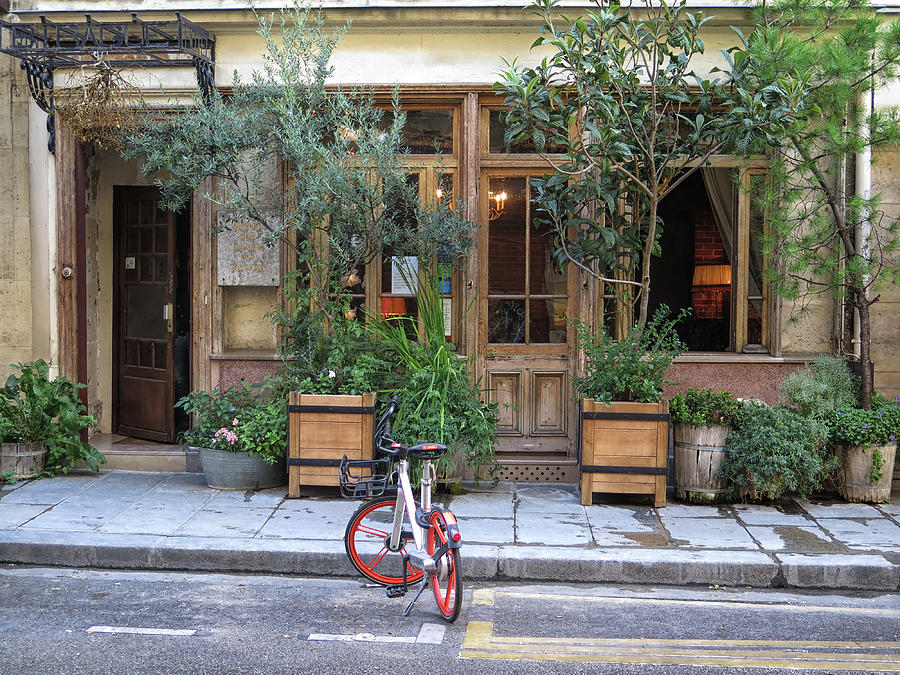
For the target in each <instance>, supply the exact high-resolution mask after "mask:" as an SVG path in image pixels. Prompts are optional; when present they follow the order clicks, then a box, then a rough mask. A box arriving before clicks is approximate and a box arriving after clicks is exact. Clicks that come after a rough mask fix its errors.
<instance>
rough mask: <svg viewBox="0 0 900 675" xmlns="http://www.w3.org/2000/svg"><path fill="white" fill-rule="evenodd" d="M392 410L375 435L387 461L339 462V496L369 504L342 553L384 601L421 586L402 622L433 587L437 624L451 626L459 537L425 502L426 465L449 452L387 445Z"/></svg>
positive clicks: (431, 477) (391, 407)
mask: <svg viewBox="0 0 900 675" xmlns="http://www.w3.org/2000/svg"><path fill="white" fill-rule="evenodd" d="M398 406H399V401H398V399H397V397H396V396H395V397H393V398H392V399H391V401H390V403H389V404H388V408H387V410H386V411H385V412H384V414H383V415H382V417H381V419H380V421H379V423H378V426H377V427H376V430H375V434H374V442H375V447H376V448H378V450H380V451H381V452H383V453H384V454H385V455H387V457H386V458H383V459H373V460H350V459H347V457H346V456H345V457H344V458H343V459H342V460H341V464H340V486H341V494H342V495H343V496H344V497H347V498H351V499H353V498H355V499H358V498H364V499H367V500H368V501H366V502H364V503H363V504H362V505H360V507H359V508H358V509H357V510H356V513H354V514H353V516H352V517H351V518H350V521H349V522H348V523H347V529H346V531H345V533H344V548H345V549H346V551H347V557H348V558H349V559H350V562H351V563H352V564H353V566H354V567H355V568H356V569H357V570H358V571H359V572H360V573H361V574H362V575H363V576H365V577H367V578H368V579H370V580H372V581H373V582H375V583H376V584H379V585H381V586H384V587H385V592H386V593H387V596H388V597H390V598H398V597H402V596H404V595H406V593H407V592H408V590H409V586H410V585H411V584H415V583H416V582H419V581H421V585H420V586H419V589H418V591H417V592H416V594H415V596H414V597H413V599H412V600H411V601H410V602H409V604H408V605H407V606H406V609H405V610H404V611H403V615H404V616H408V615H409V612H410V611H411V610H412V606H413V604H414V603H415V602H416V600H418V599H419V596H421V595H422V592H423V591H424V590H425V589H426V588H428V586H431V588H432V590H433V592H434V599H435V602H436V603H437V607H438V611H439V612H440V614H441V616H442V617H443V618H444V619H445V620H447V621H449V622H453V621H456V619H457V617H459V612H460V610H461V608H462V571H461V568H460V556H459V549H460V547H461V546H462V535H461V534H460V532H459V524H458V523H457V521H456V516H454V515H453V513H452V512H451V511H450V510H448V509H445V508H444V507H443V506H441V505H440V504H432V502H431V488H432V485H433V484H434V481H435V477H436V476H435V470H434V466H433V465H432V461H433V460H435V459H438V458H439V457H441V456H442V455H443V454H444V453H445V452H446V451H447V446H445V445H441V444H440V443H426V442H420V443H418V444H416V445H412V446H409V447H407V446H404V445H401V444H400V443H397V442H395V441H393V440H391V438H390V435H391V420H392V419H393V417H394V415H395V414H396V412H397V408H398ZM410 458H413V459H418V460H420V461H421V462H422V480H421V484H420V489H419V502H418V504H417V503H416V500H415V497H414V494H413V489H412V484H411V482H410V478H409V460H410ZM386 493H395V494H394V496H388V495H387V494H386Z"/></svg>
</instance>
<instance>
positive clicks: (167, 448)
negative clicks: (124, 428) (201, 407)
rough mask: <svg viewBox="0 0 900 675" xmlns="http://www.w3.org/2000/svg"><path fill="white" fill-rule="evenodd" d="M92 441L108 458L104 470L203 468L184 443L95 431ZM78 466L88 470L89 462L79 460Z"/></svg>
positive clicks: (186, 469)
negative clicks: (154, 440) (97, 432)
mask: <svg viewBox="0 0 900 675" xmlns="http://www.w3.org/2000/svg"><path fill="white" fill-rule="evenodd" d="M89 442H90V444H91V445H93V446H94V447H95V448H97V450H99V451H100V452H101V453H103V456H104V457H106V464H102V465H101V467H102V468H103V470H104V471H112V470H114V469H120V470H123V471H161V472H179V473H183V472H192V473H193V472H199V471H201V469H200V462H199V458H197V459H196V461H194V459H195V458H193V457H192V456H191V453H187V452H185V449H184V446H182V445H176V444H172V443H155V442H153V441H143V440H140V439H137V438H129V437H127V436H121V435H119V434H94V435H93V436H91V438H90V440H89ZM75 468H76V469H84V468H86V465H85V464H84V463H83V462H78V463H77V464H76V465H75Z"/></svg>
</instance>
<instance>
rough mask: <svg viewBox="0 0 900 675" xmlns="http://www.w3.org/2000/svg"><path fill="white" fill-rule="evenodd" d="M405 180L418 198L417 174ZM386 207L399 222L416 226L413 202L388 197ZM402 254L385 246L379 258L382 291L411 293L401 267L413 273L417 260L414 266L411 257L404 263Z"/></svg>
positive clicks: (410, 226)
mask: <svg viewBox="0 0 900 675" xmlns="http://www.w3.org/2000/svg"><path fill="white" fill-rule="evenodd" d="M406 182H407V184H408V185H409V186H410V187H411V188H413V190H412V192H413V193H414V195H415V196H416V199H418V193H419V191H418V188H419V174H417V173H414V174H410V175H409V176H407V178H406ZM386 208H387V209H388V210H391V211H393V212H394V213H395V214H396V215H395V218H398V219H400V222H402V223H404V225H405V226H406V227H408V228H413V227H415V226H416V218H415V204H411V203H409V202H407V201H406V200H405V198H404V197H400V196H398V197H395V198H394V199H390V198H388V204H387V207H386ZM403 254H404V252H403V251H398V250H396V249H395V248H394V247H393V246H386V247H385V249H384V256H383V257H382V260H381V292H382V293H399V294H401V295H413V293H412V292H409V290H408V288H407V286H408V285H407V284H405V283H403V278H402V274H401V269H404V264H405V269H406V271H407V272H412V273H414V272H415V270H416V269H418V261H415V266H414V265H413V260H411V259H408V260H405V263H404V258H402V256H403ZM394 257H398V259H397V260H392V258H394Z"/></svg>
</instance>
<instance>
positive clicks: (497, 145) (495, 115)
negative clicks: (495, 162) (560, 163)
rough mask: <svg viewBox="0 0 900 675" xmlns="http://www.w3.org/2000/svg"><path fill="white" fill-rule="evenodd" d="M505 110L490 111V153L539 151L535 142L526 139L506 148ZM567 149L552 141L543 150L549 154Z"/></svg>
mask: <svg viewBox="0 0 900 675" xmlns="http://www.w3.org/2000/svg"><path fill="white" fill-rule="evenodd" d="M505 112H506V111H505V110H491V111H490V143H489V146H490V153H491V154H502V153H507V152H508V153H510V154H524V153H534V152H537V149H536V148H535V147H534V143H532V142H531V141H530V140H529V141H524V142H522V143H516V144H515V145H512V146H510V148H509V150H507V149H506V143H505V142H504V140H503V134H504V133H505V132H506V126H505V125H504V124H503V119H502V116H503V114H504V113H505ZM565 151H566V149H565V147H564V146H561V145H556V144H554V143H550V142H548V143H547V145H546V146H545V147H544V150H543V152H545V153H547V154H550V153H554V152H557V153H558V152H565Z"/></svg>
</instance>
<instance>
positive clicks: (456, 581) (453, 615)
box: [426, 511, 462, 622]
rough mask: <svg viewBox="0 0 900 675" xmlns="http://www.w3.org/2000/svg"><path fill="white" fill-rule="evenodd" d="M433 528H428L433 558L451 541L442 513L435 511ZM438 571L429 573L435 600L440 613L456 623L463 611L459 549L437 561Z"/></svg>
mask: <svg viewBox="0 0 900 675" xmlns="http://www.w3.org/2000/svg"><path fill="white" fill-rule="evenodd" d="M430 523H431V527H430V528H428V540H427V547H426V550H427V551H428V554H429V555H431V556H433V555H434V554H435V551H437V550H438V549H440V548H441V547H442V546H443V545H444V544H446V543H447V542H448V541H449V536H450V535H449V532H448V528H447V519H446V518H445V517H444V514H443V513H441V512H440V511H434V512H433V513H432V514H431V518H430ZM435 562H436V564H437V569H436V570H435V571H434V572H431V573H429V579H430V581H431V588H432V590H434V600H435V602H436V603H437V606H438V611H439V612H440V613H441V616H442V617H444V619H446V620H447V621H451V622H453V621H456V619H457V617H459V612H460V610H461V609H462V571H461V569H460V564H459V549H458V548H451V549H447V551H445V552H444V554H443V555H442V556H440V558H438V559H437V561H435Z"/></svg>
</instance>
